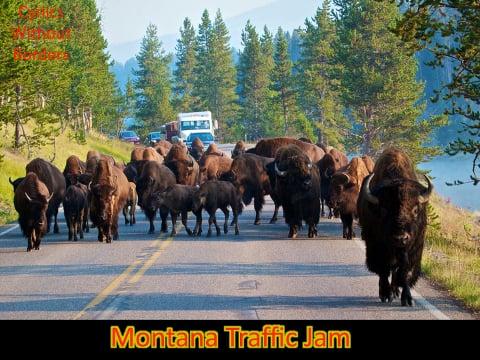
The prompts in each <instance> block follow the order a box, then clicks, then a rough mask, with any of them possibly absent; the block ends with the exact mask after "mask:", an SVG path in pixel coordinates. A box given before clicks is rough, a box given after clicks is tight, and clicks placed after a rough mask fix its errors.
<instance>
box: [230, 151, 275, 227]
mask: <svg viewBox="0 0 480 360" xmlns="http://www.w3.org/2000/svg"><path fill="white" fill-rule="evenodd" d="M271 163H273V159H270V158H265V157H262V156H258V155H254V154H244V155H241V156H238V157H237V158H235V159H234V160H233V163H232V166H231V169H230V171H229V172H228V173H227V174H226V175H225V176H224V177H223V179H225V180H228V181H230V182H232V183H233V185H234V186H235V188H236V189H237V192H238V193H239V194H240V196H241V197H242V200H243V203H244V204H245V205H247V206H248V205H250V203H251V202H252V199H254V206H255V213H256V216H255V222H254V223H255V225H260V213H261V211H262V208H263V205H264V204H265V195H270V196H271V197H272V199H273V200H274V202H275V213H274V214H273V217H272V219H271V220H270V223H271V224H273V223H275V222H276V221H277V215H278V208H279V204H278V203H279V202H278V199H277V198H276V196H275V194H274V188H273V186H272V184H271V179H270V177H269V174H268V165H269V164H271Z"/></svg>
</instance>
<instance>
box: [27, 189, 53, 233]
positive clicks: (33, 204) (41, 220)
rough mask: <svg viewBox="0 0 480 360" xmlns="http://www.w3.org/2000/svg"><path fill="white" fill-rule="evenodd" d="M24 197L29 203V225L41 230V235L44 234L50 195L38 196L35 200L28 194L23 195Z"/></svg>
mask: <svg viewBox="0 0 480 360" xmlns="http://www.w3.org/2000/svg"><path fill="white" fill-rule="evenodd" d="M25 197H26V199H27V200H28V203H29V213H30V214H32V217H31V218H30V219H29V221H30V222H31V223H30V225H31V226H32V227H35V228H37V229H40V230H41V233H42V234H44V233H46V230H47V209H48V204H49V203H50V200H51V199H52V197H53V194H52V195H48V196H45V195H41V194H40V195H38V196H37V197H35V198H32V197H30V195H28V193H25Z"/></svg>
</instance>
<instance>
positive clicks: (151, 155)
mask: <svg viewBox="0 0 480 360" xmlns="http://www.w3.org/2000/svg"><path fill="white" fill-rule="evenodd" d="M142 160H145V161H158V162H159V163H163V160H164V159H163V156H162V155H160V154H159V153H158V152H157V151H156V150H155V149H154V148H152V147H148V148H146V149H144V150H143V155H142Z"/></svg>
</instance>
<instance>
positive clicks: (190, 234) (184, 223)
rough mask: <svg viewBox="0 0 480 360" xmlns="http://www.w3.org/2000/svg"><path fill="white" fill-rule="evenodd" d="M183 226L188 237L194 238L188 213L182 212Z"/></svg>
mask: <svg viewBox="0 0 480 360" xmlns="http://www.w3.org/2000/svg"><path fill="white" fill-rule="evenodd" d="M182 224H183V226H184V227H185V231H186V232H187V234H188V236H192V235H193V232H192V230H190V228H189V227H188V211H182Z"/></svg>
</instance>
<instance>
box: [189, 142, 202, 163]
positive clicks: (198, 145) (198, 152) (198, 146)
mask: <svg viewBox="0 0 480 360" xmlns="http://www.w3.org/2000/svg"><path fill="white" fill-rule="evenodd" d="M204 152H205V145H203V142H202V140H200V139H199V138H198V137H196V138H195V139H193V142H192V146H191V147H190V150H189V153H190V155H192V157H193V158H194V159H195V160H196V161H200V159H201V158H202V156H203V153H204Z"/></svg>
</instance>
